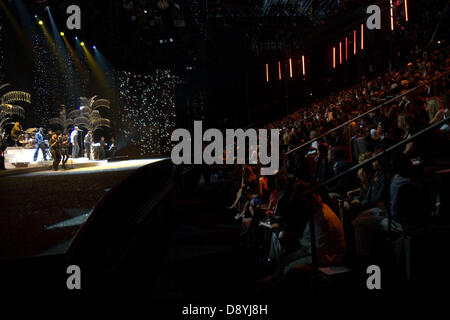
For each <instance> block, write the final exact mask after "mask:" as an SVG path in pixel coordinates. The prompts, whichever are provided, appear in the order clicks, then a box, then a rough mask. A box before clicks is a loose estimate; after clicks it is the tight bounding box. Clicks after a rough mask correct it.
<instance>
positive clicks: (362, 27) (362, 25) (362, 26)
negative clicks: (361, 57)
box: [361, 23, 364, 50]
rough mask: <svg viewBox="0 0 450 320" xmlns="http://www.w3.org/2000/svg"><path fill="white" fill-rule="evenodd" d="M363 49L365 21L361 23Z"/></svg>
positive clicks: (362, 48) (362, 46) (362, 45)
mask: <svg viewBox="0 0 450 320" xmlns="http://www.w3.org/2000/svg"><path fill="white" fill-rule="evenodd" d="M361 50H364V23H361Z"/></svg>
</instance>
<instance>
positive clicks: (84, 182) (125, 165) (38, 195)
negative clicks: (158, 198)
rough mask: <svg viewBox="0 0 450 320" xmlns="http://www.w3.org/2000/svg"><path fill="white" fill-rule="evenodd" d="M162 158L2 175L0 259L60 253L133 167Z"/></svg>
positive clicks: (137, 167)
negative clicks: (92, 212)
mask: <svg viewBox="0 0 450 320" xmlns="http://www.w3.org/2000/svg"><path fill="white" fill-rule="evenodd" d="M162 160H164V159H162V158H159V159H142V160H127V161H118V162H106V161H102V162H101V163H96V164H95V166H90V167H81V168H77V169H72V170H65V171H63V170H61V171H56V172H55V171H52V170H49V169H47V168H48V167H47V166H46V167H45V168H43V169H42V170H40V171H36V172H27V170H25V169H14V170H6V171H5V172H8V171H14V172H13V173H11V172H9V173H10V174H9V175H7V176H1V175H0V190H1V192H0V203H2V206H1V209H0V260H4V259H10V258H19V257H28V256H36V255H47V254H58V253H62V252H63V251H64V250H65V248H66V244H67V243H70V241H71V239H72V238H73V236H74V235H75V234H76V232H77V231H78V229H79V228H80V226H81V225H82V224H83V223H84V222H85V221H86V219H87V218H88V217H89V214H90V213H91V211H92V209H93V208H94V207H95V205H96V204H97V203H98V201H99V200H100V199H101V198H102V197H103V196H104V195H105V194H106V193H107V192H108V191H109V190H110V189H111V188H113V187H114V186H116V185H118V184H119V183H120V182H121V181H123V180H124V179H125V178H126V177H127V176H128V175H130V174H131V173H132V172H134V171H135V170H137V169H139V168H141V167H143V166H146V165H148V164H151V163H155V162H158V161H162Z"/></svg>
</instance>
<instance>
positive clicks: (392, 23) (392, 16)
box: [390, 0, 394, 31]
mask: <svg viewBox="0 0 450 320" xmlns="http://www.w3.org/2000/svg"><path fill="white" fill-rule="evenodd" d="M390 3H391V30H392V31H394V3H393V2H392V0H390Z"/></svg>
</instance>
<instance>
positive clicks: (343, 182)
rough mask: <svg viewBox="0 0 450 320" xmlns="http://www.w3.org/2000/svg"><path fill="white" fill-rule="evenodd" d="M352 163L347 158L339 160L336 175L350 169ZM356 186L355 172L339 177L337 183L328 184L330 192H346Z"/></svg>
mask: <svg viewBox="0 0 450 320" xmlns="http://www.w3.org/2000/svg"><path fill="white" fill-rule="evenodd" d="M351 166H352V164H351V163H350V162H349V161H347V160H338V161H337V162H336V163H335V164H334V166H333V171H334V176H337V175H338V174H341V173H343V172H345V171H347V170H348V169H350V168H351ZM355 186H356V179H355V175H354V174H353V173H350V174H347V175H346V176H344V177H342V178H340V179H338V180H337V181H336V182H335V183H333V184H331V185H329V186H328V192H330V193H338V194H345V193H347V191H350V190H352V189H353V188H354V187H355Z"/></svg>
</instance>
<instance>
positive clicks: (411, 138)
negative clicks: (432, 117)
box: [306, 118, 450, 192]
mask: <svg viewBox="0 0 450 320" xmlns="http://www.w3.org/2000/svg"><path fill="white" fill-rule="evenodd" d="M447 122H450V118H446V119H443V120H441V121H439V122H436V123H433V124H432V125H430V126H428V127H426V128H425V129H422V130H421V131H419V132H417V133H416V134H414V135H412V136H411V137H409V138H407V139H403V140H402V141H400V142H398V143H396V144H394V145H393V146H391V147H389V148H387V149H385V150H384V151H382V152H380V153H378V154H376V155H374V156H373V157H371V158H369V159H367V160H365V161H363V162H361V163H358V164H356V165H354V166H353V167H351V168H349V169H348V170H346V171H344V172H342V173H340V174H338V175H336V176H334V177H332V178H330V179H328V180H327V181H324V182H321V183H319V184H318V185H316V186H314V187H312V188H311V189H309V190H307V191H306V192H314V191H316V190H318V189H320V188H322V187H324V186H326V185H328V184H330V183H332V182H334V181H336V180H339V179H341V178H342V177H344V176H346V175H347V174H350V173H352V172H353V171H356V170H359V169H360V168H363V167H365V166H367V165H368V164H369V163H372V162H373V161H375V160H378V159H379V158H382V157H383V156H385V155H386V154H388V153H390V152H392V151H393V150H395V149H397V148H398V147H401V146H403V145H404V144H407V143H409V142H411V141H413V140H414V139H416V138H417V137H419V136H421V135H422V134H425V133H427V132H429V131H432V130H434V129H436V128H439V127H441V126H442V125H444V124H446V123H447Z"/></svg>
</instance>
